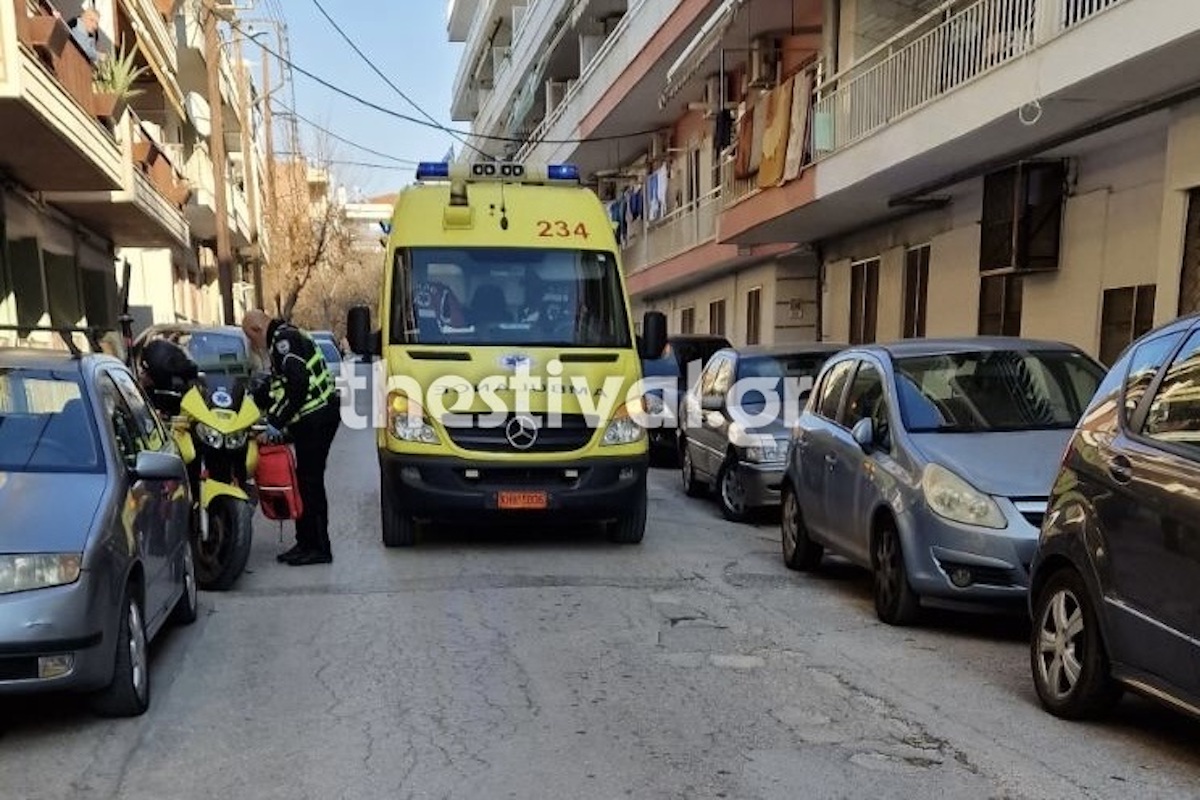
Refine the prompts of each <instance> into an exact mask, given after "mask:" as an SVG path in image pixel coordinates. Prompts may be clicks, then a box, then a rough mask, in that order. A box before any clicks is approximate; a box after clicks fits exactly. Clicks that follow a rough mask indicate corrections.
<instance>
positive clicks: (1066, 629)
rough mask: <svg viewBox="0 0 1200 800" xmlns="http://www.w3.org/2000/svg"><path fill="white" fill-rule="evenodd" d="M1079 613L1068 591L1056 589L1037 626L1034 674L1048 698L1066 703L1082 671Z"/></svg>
mask: <svg viewBox="0 0 1200 800" xmlns="http://www.w3.org/2000/svg"><path fill="white" fill-rule="evenodd" d="M1083 647H1084V644H1083V609H1081V608H1080V607H1079V599H1078V598H1076V597H1075V594H1074V592H1072V591H1071V590H1070V589H1066V588H1063V589H1059V590H1058V591H1057V592H1055V593H1054V595H1053V596H1052V597H1051V598H1050V602H1049V603H1047V604H1046V606H1045V608H1043V609H1042V618H1041V620H1040V625H1039V626H1038V653H1039V658H1038V673H1039V675H1040V677H1041V679H1042V683H1043V684H1044V685H1045V687H1046V689H1047V691H1049V692H1050V695H1051V697H1053V698H1054V699H1055V700H1060V701H1061V700H1064V699H1066V698H1067V697H1068V696H1069V695H1070V694H1071V692H1073V691H1074V690H1075V686H1076V684H1078V683H1079V676H1080V673H1081V672H1082V671H1083V664H1082V663H1081V659H1080V654H1081V653H1082V652H1083Z"/></svg>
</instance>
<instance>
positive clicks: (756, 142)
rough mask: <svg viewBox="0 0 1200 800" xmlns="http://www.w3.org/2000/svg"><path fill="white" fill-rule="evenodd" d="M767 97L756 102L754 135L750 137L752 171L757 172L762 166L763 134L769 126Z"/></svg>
mask: <svg viewBox="0 0 1200 800" xmlns="http://www.w3.org/2000/svg"><path fill="white" fill-rule="evenodd" d="M768 105H769V103H768V102H767V98H766V97H760V98H759V99H758V102H757V103H755V104H754V136H752V137H751V139H750V172H751V173H755V172H758V170H759V169H760V168H761V167H762V158H763V134H764V133H765V132H766V127H767V106H768Z"/></svg>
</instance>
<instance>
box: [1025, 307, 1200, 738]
mask: <svg viewBox="0 0 1200 800" xmlns="http://www.w3.org/2000/svg"><path fill="white" fill-rule="evenodd" d="M1198 589H1200V316H1191V317H1186V318H1184V319H1181V320H1178V321H1176V322H1174V323H1171V324H1169V325H1167V326H1165V327H1162V328H1159V329H1157V330H1155V331H1152V332H1150V333H1148V334H1146V335H1145V336H1144V337H1143V338H1142V339H1140V340H1139V341H1137V342H1136V343H1134V345H1133V346H1132V347H1130V348H1129V349H1128V350H1126V352H1125V353H1124V354H1123V355H1122V357H1121V358H1120V359H1118V361H1117V363H1116V365H1115V366H1113V368H1112V370H1111V371H1110V372H1109V375H1108V377H1107V379H1106V380H1105V381H1104V382H1103V383H1102V384H1101V386H1100V388H1099V389H1098V390H1097V391H1096V395H1095V398H1094V399H1093V400H1092V402H1091V404H1090V406H1089V407H1088V409H1087V411H1086V412H1085V413H1084V415H1083V418H1082V419H1081V420H1080V423H1079V427H1078V428H1077V429H1076V431H1075V434H1074V436H1073V437H1072V439H1071V442H1070V445H1069V446H1068V448H1067V451H1066V455H1065V457H1064V458H1063V461H1062V467H1061V470H1060V471H1059V474H1058V478H1057V480H1056V481H1055V483H1054V491H1053V493H1052V495H1051V497H1050V504H1049V508H1048V511H1047V515H1046V520H1045V523H1044V524H1043V526H1042V531H1041V538H1040V540H1039V544H1038V550H1037V555H1036V558H1035V559H1034V564H1033V583H1032V587H1031V591H1030V598H1031V600H1032V603H1031V606H1032V608H1031V611H1032V616H1033V622H1034V626H1033V636H1032V640H1031V642H1030V661H1031V668H1032V672H1033V681H1034V685H1035V687H1036V688H1037V693H1038V696H1039V697H1040V698H1041V701H1042V704H1043V705H1044V706H1045V707H1046V709H1047V710H1049V711H1050V712H1051V713H1053V714H1056V715H1057V716H1060V717H1067V718H1078V717H1084V716H1089V715H1091V714H1093V713H1096V712H1099V711H1102V710H1104V709H1105V707H1107V706H1108V705H1110V704H1111V703H1113V702H1115V701H1116V700H1117V698H1118V697H1119V696H1120V694H1121V689H1122V688H1129V689H1132V690H1134V691H1136V692H1138V693H1140V694H1144V695H1146V696H1148V697H1151V698H1153V699H1156V700H1159V701H1161V702H1164V703H1166V704H1168V705H1170V706H1172V707H1174V708H1176V709H1180V710H1183V711H1186V712H1189V713H1191V714H1194V715H1196V716H1200V602H1197V591H1198Z"/></svg>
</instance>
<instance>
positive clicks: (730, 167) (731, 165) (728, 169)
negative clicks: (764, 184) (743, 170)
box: [721, 157, 758, 208]
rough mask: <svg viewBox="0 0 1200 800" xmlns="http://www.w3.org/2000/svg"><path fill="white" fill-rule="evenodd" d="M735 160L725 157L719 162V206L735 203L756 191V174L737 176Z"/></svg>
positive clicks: (726, 206)
mask: <svg viewBox="0 0 1200 800" xmlns="http://www.w3.org/2000/svg"><path fill="white" fill-rule="evenodd" d="M736 169H737V160H736V159H735V158H732V157H730V158H726V159H725V160H724V161H722V162H721V207H722V208H729V207H730V206H733V205H737V204H738V203H740V202H741V201H742V200H745V199H746V198H747V197H749V196H750V195H752V194H755V193H756V192H757V191H758V175H748V176H746V177H744V178H739V177H737V171H736Z"/></svg>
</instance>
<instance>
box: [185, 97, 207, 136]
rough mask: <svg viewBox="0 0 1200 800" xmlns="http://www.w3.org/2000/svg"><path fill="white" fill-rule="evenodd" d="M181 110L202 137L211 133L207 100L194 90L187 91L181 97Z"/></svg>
mask: <svg viewBox="0 0 1200 800" xmlns="http://www.w3.org/2000/svg"><path fill="white" fill-rule="evenodd" d="M183 110H184V111H185V112H186V113H187V118H188V121H189V122H191V123H192V127H193V128H195V129H196V133H198V134H199V135H200V137H201V138H202V139H207V138H208V137H209V136H211V135H212V109H210V108H209V107H208V101H207V100H205V99H204V98H203V97H201V96H200V95H199V94H198V93H196V92H188V93H187V95H185V96H184V98H183Z"/></svg>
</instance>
